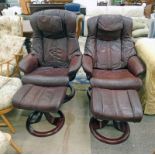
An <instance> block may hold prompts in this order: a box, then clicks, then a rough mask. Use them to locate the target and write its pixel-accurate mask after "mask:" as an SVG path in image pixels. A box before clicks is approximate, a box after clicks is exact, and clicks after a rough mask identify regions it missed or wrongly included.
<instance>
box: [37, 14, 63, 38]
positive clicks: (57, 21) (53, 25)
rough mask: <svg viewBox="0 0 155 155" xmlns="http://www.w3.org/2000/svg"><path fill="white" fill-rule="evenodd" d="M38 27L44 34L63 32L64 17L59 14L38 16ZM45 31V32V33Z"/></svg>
mask: <svg viewBox="0 0 155 155" xmlns="http://www.w3.org/2000/svg"><path fill="white" fill-rule="evenodd" d="M37 23H38V28H39V30H40V31H42V32H43V34H48V35H50V36H51V35H58V34H61V33H62V32H63V31H64V29H63V24H62V19H61V17H59V16H44V15H41V16H40V17H39V18H38V21H37ZM44 32H45V33H44Z"/></svg>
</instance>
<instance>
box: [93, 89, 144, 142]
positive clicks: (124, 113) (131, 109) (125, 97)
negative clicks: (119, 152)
mask: <svg viewBox="0 0 155 155" xmlns="http://www.w3.org/2000/svg"><path fill="white" fill-rule="evenodd" d="M90 103H91V105H90V108H91V111H92V114H93V117H92V118H91V120H90V129H91V132H92V133H93V135H94V136H95V137H96V138H97V139H99V140H100V141H104V142H106V143H109V144H118V143H121V142H122V141H125V140H126V139H127V138H128V136H129V134H130V128H129V125H128V123H127V122H128V121H129V122H140V121H141V119H142V117H143V111H142V108H141V103H140V100H139V97H138V93H137V91H136V90H110V89H102V88H93V89H92V90H91V102H90ZM109 120H113V124H114V127H115V128H116V129H118V130H120V131H122V132H123V135H122V136H121V137H119V138H114V139H110V138H107V137H104V136H102V135H100V134H99V133H98V132H97V129H101V128H103V127H104V126H105V125H107V123H108V122H109Z"/></svg>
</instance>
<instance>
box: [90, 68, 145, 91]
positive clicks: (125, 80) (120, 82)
mask: <svg viewBox="0 0 155 155" xmlns="http://www.w3.org/2000/svg"><path fill="white" fill-rule="evenodd" d="M90 83H91V85H92V86H93V87H100V88H105V89H139V88H140V87H141V86H142V81H141V79H140V78H138V77H135V76H134V75H133V74H131V73H130V72H129V71H128V70H127V69H121V70H99V69H94V71H93V77H92V78H91V80H90Z"/></svg>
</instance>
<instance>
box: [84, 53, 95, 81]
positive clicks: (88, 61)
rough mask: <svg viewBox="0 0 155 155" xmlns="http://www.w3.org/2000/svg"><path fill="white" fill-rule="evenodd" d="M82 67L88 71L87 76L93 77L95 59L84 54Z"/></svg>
mask: <svg viewBox="0 0 155 155" xmlns="http://www.w3.org/2000/svg"><path fill="white" fill-rule="evenodd" d="M82 67H83V70H84V71H85V72H86V74H87V77H88V78H91V77H92V73H93V59H92V58H91V56H89V55H83V58H82Z"/></svg>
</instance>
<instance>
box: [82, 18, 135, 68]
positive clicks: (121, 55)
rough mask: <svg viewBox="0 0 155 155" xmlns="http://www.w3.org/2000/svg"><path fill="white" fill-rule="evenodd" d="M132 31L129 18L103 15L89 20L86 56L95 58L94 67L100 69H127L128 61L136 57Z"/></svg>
mask: <svg viewBox="0 0 155 155" xmlns="http://www.w3.org/2000/svg"><path fill="white" fill-rule="evenodd" d="M114 19H116V20H114ZM101 20H102V22H101ZM117 20H118V22H117ZM98 22H99V23H98ZM114 22H115V23H114ZM101 23H105V24H101ZM110 23H111V24H110ZM106 24H107V26H106ZM101 25H102V29H101ZM98 27H99V28H100V29H99V28H98ZM131 30H132V19H131V18H128V17H123V16H120V15H101V16H96V17H92V18H90V19H88V37H87V41H86V45H85V54H86V55H89V56H91V57H92V58H93V60H94V66H93V67H94V68H98V69H121V68H124V67H126V66H127V62H128V59H129V58H130V57H131V56H134V55H136V51H135V48H134V43H133V41H132V40H131Z"/></svg>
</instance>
